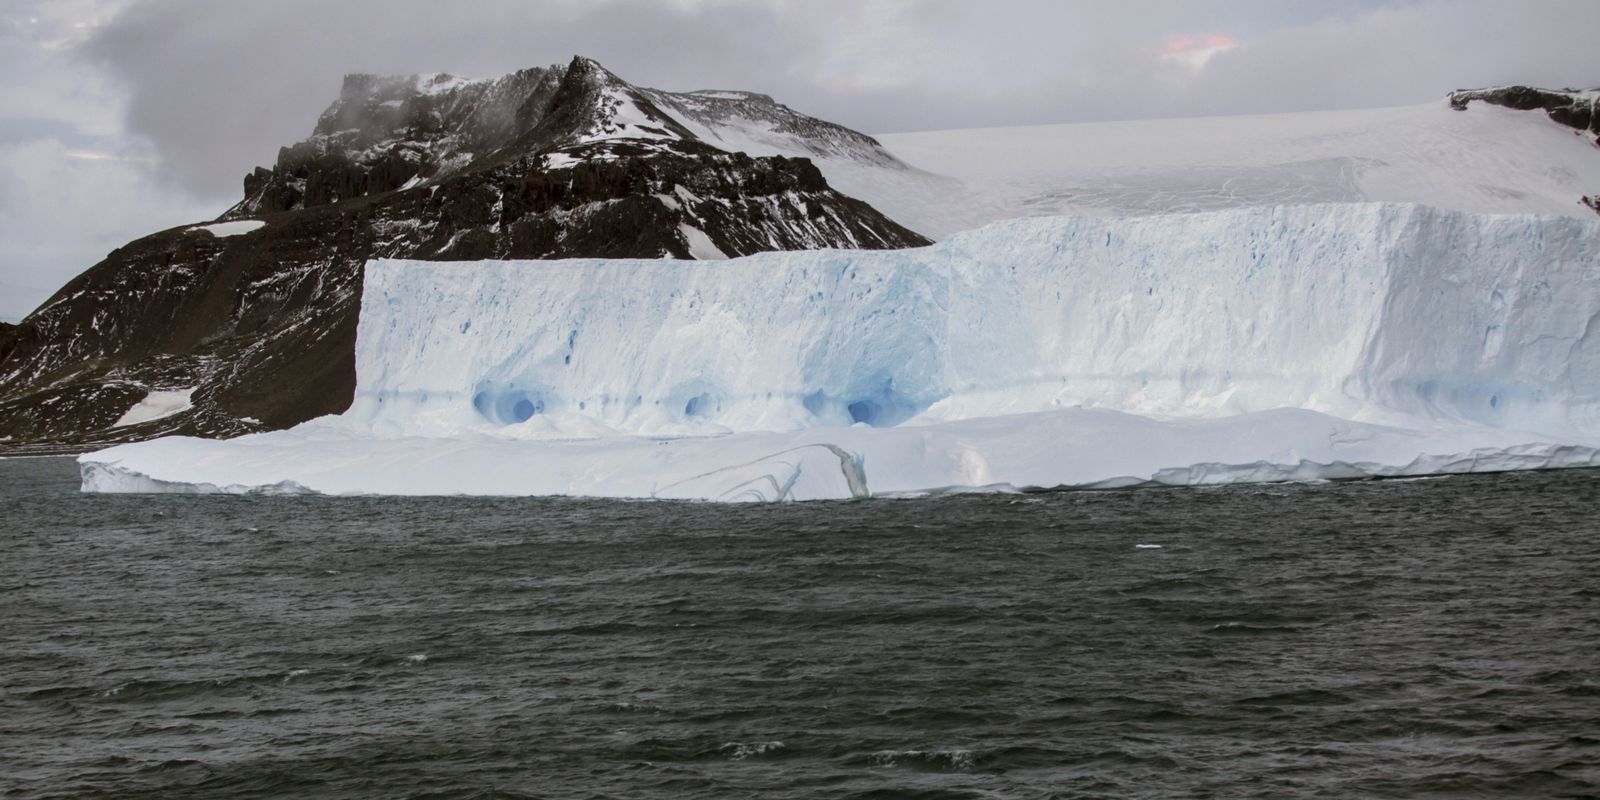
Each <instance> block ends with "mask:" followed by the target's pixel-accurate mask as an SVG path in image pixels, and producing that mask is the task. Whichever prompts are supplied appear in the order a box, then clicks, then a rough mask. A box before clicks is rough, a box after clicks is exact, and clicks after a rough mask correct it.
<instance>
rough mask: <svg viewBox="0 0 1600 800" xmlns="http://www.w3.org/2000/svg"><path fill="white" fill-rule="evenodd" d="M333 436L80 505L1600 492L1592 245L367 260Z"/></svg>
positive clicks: (1328, 213)
mask: <svg viewBox="0 0 1600 800" xmlns="http://www.w3.org/2000/svg"><path fill="white" fill-rule="evenodd" d="M356 347H357V353H356V366H357V390H356V396H355V401H354V403H353V404H352V406H351V407H350V409H349V410H348V411H347V412H345V413H344V414H341V415H337V416H332V417H324V418H321V419H317V420H313V421H311V422H308V423H305V424H302V425H300V426H298V427H296V428H293V429H290V430H287V431H278V432H272V433H262V434H255V435H250V436H244V437H240V438H237V439H232V440H227V441H212V440H201V439H191V438H184V437H170V438H166V439H158V440H154V441H149V442H142V443H136V444H128V445H122V446H118V447H113V448H110V449H107V450H103V451H99V452H96V453H90V454H87V455H84V456H82V457H80V465H81V468H82V472H83V485H84V488H85V489H86V490H89V491H202V492H278V491H283V492H301V491H304V492H320V493H329V494H345V493H382V494H493V495H557V494H560V495H588V496H606V497H641V498H650V497H653V498H688V499H710V500H803V499H826V498H851V497H865V496H897V495H918V494H926V493H932V492H947V491H968V490H987V491H1005V490H1021V489H1029V488H1055V487H1089V488H1105V487H1120V486H1140V485H1208V484H1216V483H1227V482H1237V481H1278V480H1324V479H1347V478H1363V477H1378V476H1402V475H1432V474H1443V473H1452V472H1464V471H1490V470H1504V469H1526V468H1547V467H1569V466H1594V465H1600V221H1593V220H1583V219H1577V218H1571V217H1566V216H1542V215H1504V216H1499V215H1481V214H1474V213H1467V212H1460V211H1450V210H1443V209H1438V208H1434V207H1429V206H1420V205H1410V204H1390V203H1336V204H1322V205H1293V206H1262V207H1249V208H1238V209H1227V210H1222V211H1210V212H1202V213H1190V214H1163V215H1151V216H1137V217H1116V218H1098V217H1087V216H1070V217H1038V218H1028V219H1012V220H1006V221H1002V222H998V223H994V224H992V225H989V226H987V227H984V228H981V229H978V230H974V231H968V232H965V233H960V234H957V235H954V236H952V237H950V238H948V239H947V240H945V241H943V242H941V243H939V244H936V245H933V246H931V247H926V248H920V249H915V250H900V251H843V250H839V251H808V252H774V253H764V254H759V255H755V256H749V257H744V258H737V259H731V260H728V261H720V262H685V261H650V260H625V261H617V260H569V261H543V262H472V263H460V262H457V263H448V262H416V261H373V262H370V263H369V264H368V265H367V269H366V277H365V291H364V294H363V302H362V309H361V314H360V323H359V330H358V334H357V345H356Z"/></svg>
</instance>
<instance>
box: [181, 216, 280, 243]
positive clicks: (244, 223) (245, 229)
mask: <svg viewBox="0 0 1600 800" xmlns="http://www.w3.org/2000/svg"><path fill="white" fill-rule="evenodd" d="M266 225H267V223H265V222H262V221H261V220H259V219H236V220H231V221H229V222H213V223H211V224H210V225H196V226H194V227H192V228H190V229H189V230H191V231H198V232H204V233H209V234H211V235H212V236H215V237H217V238H218V239H224V238H227V237H229V236H241V235H243V234H246V233H249V232H251V231H255V230H260V229H261V228H264V227H266Z"/></svg>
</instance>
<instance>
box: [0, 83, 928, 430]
mask: <svg viewBox="0 0 1600 800" xmlns="http://www.w3.org/2000/svg"><path fill="white" fill-rule="evenodd" d="M709 94H710V95H711V96H708V97H707V98H705V99H704V100H703V101H702V100H697V99H695V98H699V97H700V94H695V95H670V94H668V93H664V92H654V91H651V90H643V89H639V88H637V87H633V86H631V85H630V84H627V83H626V82H624V81H622V80H621V79H619V78H617V77H616V76H614V75H612V74H611V73H609V72H607V71H605V70H604V68H602V67H600V65H598V64H596V63H594V62H592V61H588V60H587V59H581V58H580V59H574V61H573V62H572V63H571V64H569V65H567V66H566V67H549V68H543V69H529V70H523V71H521V72H517V73H514V74H512V75H508V76H505V77H503V78H500V79H497V80H492V81H473V82H468V81H461V80H459V79H455V78H450V77H449V76H424V77H405V78H379V77H374V76H363V75H357V76H351V77H349V78H347V79H346V80H345V84H344V89H343V91H342V92H341V94H340V98H339V100H338V101H337V102H335V103H334V104H333V106H331V107H330V108H329V109H328V111H327V112H325V113H324V114H323V115H322V118H321V119H320V120H319V121H318V123H317V128H316V132H315V133H314V134H313V136H312V137H311V138H310V139H308V140H307V141H305V142H301V143H299V144H297V145H294V146H292V147H287V148H284V149H283V150H282V151H280V153H279V158H278V163H277V165H276V166H275V167H274V168H273V169H271V170H267V169H260V168H258V169H257V170H256V171H255V172H253V173H252V174H251V175H249V176H247V177H246V178H245V198H244V200H242V201H241V202H240V203H239V204H238V205H236V206H234V207H233V208H232V209H230V210H229V211H228V212H227V213H225V214H224V215H223V216H222V217H221V220H222V221H221V222H219V223H214V224H210V225H199V226H188V227H183V228H175V229H172V230H168V231H163V232H160V233H156V234H153V235H151V236H147V237H145V238H143V239H139V240H137V241H135V242H132V243H130V244H128V245H126V246H124V247H122V248H120V249H118V250H117V251H115V252H113V253H112V254H111V255H109V256H108V257H107V258H106V259H105V260H104V261H102V262H101V263H100V264H98V265H96V266H95V267H93V268H91V269H90V270H88V271H87V272H85V273H83V274H82V275H80V276H78V277H77V278H75V279H73V280H72V281H71V282H70V283H68V284H67V286H65V287H64V288H62V289H61V290H60V291H59V292H57V293H56V295H55V296H54V297H52V298H51V299H50V300H49V301H48V302H46V303H45V304H44V305H43V306H41V307H40V308H39V309H38V310H37V311H35V312H34V313H33V314H31V315H29V317H28V318H27V319H25V320H23V322H22V323H21V324H20V325H17V326H5V327H0V449H3V450H5V451H8V452H41V451H48V450H52V449H62V448H72V447H77V448H81V447H83V446H86V445H92V444H104V443H110V442H120V441H131V440H137V439H143V438H150V437H153V436H159V435H167V434H174V433H178V434H192V435H204V436H228V435H234V434H239V433H245V432H251V431H257V430H269V429H276V428H284V427H288V426H291V425H294V424H297V423H299V422H303V421H305V420H307V419H310V418H312V417H315V416H320V415H322V414H329V413H336V412H338V411H342V410H343V409H344V408H346V407H347V406H348V405H349V402H350V399H351V395H352V392H353V390H354V381H355V367H354V337H355V327H356V314H357V311H358V309H359V305H360V293H361V267H362V265H363V264H364V263H365V262H366V260H367V259H369V258H376V257H397V258H424V259H441V260H470V259H483V258H563V257H579V256H589V257H612V258H621V257H640V258H659V257H673V258H708V257H709V258H718V257H725V256H735V255H745V254H748V253H753V252H758V251H762V250H773V249H810V248H820V247H860V248H896V247H911V246H920V245H923V244H927V240H925V239H923V238H922V237H921V236H919V235H917V234H915V233H913V232H911V231H909V230H907V229H905V228H903V227H901V226H899V225H897V224H895V223H894V222H893V221H891V220H889V219H887V218H885V217H884V216H883V215H881V214H879V213H878V212H877V211H875V210H874V209H873V208H872V207H870V206H868V205H867V204H865V203H863V202H860V201H858V200H855V199H852V198H850V197H846V196H844V195H842V194H839V193H838V192H836V191H834V190H832V189H831V188H829V186H828V184H827V182H826V181H825V180H824V179H823V177H822V175H821V173H820V172H818V171H817V169H816V168H815V167H814V166H813V165H812V164H811V163H810V162H809V161H807V160H805V159H804V158H787V157H783V156H780V155H773V156H767V157H752V156H749V155H746V154H745V153H743V152H732V151H731V150H732V149H733V148H731V147H729V146H728V142H730V141H738V142H744V141H749V140H757V142H758V144H760V145H762V146H766V147H768V148H770V150H771V151H776V152H782V151H784V150H785V149H786V148H787V150H788V151H789V152H795V153H808V152H810V153H822V152H827V153H834V152H850V153H855V154H857V155H859V157H862V158H868V159H873V160H874V161H878V162H881V163H888V164H895V163H898V162H894V161H893V158H892V157H891V156H889V155H888V154H887V153H886V152H884V151H883V150H882V149H881V148H879V147H878V146H877V143H876V142H875V141H873V140H872V139H871V138H870V137H867V136H864V135H862V134H858V133H855V132H853V131H849V130H848V129H845V128H840V127H839V126H836V125H832V124H831V123H825V122H822V121H820V120H812V119H810V118H808V117H803V116H802V115H799V114H796V113H795V112H792V111H789V110H788V109H787V108H785V107H783V106H780V105H778V104H776V103H774V102H772V101H771V100H770V98H765V97H764V96H759V95H742V94H739V93H724V92H718V93H709ZM681 98H689V99H681ZM658 101H660V103H661V104H665V106H666V107H670V108H671V109H672V111H671V112H669V111H666V110H663V105H658ZM686 109H688V110H686ZM751 130H755V131H757V133H758V134H759V135H753V134H752V133H751ZM719 134H721V135H719ZM762 137H764V138H762ZM725 147H726V148H727V149H725ZM751 149H756V148H751ZM260 223H264V224H260ZM190 388H193V389H194V391H193V393H192V395H191V402H192V406H191V407H190V408H188V409H186V410H182V411H180V412H177V413H173V414H170V415H169V416H163V417H159V418H157V419H152V420H149V421H145V422H140V423H136V424H128V425H123V426H120V427H119V426H118V422H119V421H121V420H122V419H123V415H124V414H125V413H126V412H128V410H129V409H130V408H132V407H133V406H134V405H135V404H137V403H139V402H140V401H141V400H142V399H143V398H144V397H145V396H146V394H147V393H148V392H151V391H160V390H166V391H173V390H183V389H190Z"/></svg>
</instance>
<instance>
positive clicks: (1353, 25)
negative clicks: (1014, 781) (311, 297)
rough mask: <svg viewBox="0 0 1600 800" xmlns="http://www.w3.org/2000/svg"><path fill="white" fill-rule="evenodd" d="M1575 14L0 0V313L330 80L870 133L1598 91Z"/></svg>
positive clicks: (45, 288) (1187, 3)
mask: <svg viewBox="0 0 1600 800" xmlns="http://www.w3.org/2000/svg"><path fill="white" fill-rule="evenodd" d="M1596 32H1600V2H1596V0H1516V1H1515V2H1512V1H1511V0H1121V1H1120V2H1110V1H1109V0H1105V1H1101V0H984V1H983V2H978V1H977V0H457V1H456V2H452V3H443V2H439V0H272V1H271V2H260V1H259V0H249V1H248V2H247V1H246V0H0V319H5V320H8V321H14V320H15V319H17V318H19V317H21V316H23V315H24V314H26V313H27V312H29V311H31V310H32V309H33V308H34V307H35V306H36V305H38V304H39V303H41V302H43V301H44V300H45V299H46V298H47V297H48V296H49V295H50V294H51V293H53V292H54V291H55V290H56V289H58V288H59V287H60V286H61V285H62V284H63V283H65V282H66V281H67V280H69V279H71V278H72V277H73V276H74V275H76V274H78V273H79V272H82V271H83V270H85V269H87V268H89V267H90V266H93V265H94V263H95V262H97V261H99V260H100V259H102V258H104V257H105V255H106V254H107V253H108V252H110V251H111V250H113V249H115V248H116V247H119V246H121V245H122V244H125V243H127V242H128V241H131V240H132V239H135V238H137V237H139V236H142V235H144V234H147V233H151V232H154V231H157V230H161V229H164V228H168V227H172V226H174V225H178V224H183V223H188V222H194V221H200V220H204V219H209V218H211V217H214V216H216V215H217V214H219V213H221V212H222V211H224V210H225V209H226V208H227V207H228V206H229V205H231V204H232V203H234V202H235V201H236V200H238V198H239V195H240V194H241V191H242V190H241V180H242V178H243V176H244V175H245V173H247V172H249V171H250V169H251V168H253V167H255V166H256V165H270V164H271V163H272V162H273V160H274V159H275V157H276V153H277V150H278V148H279V147H280V146H283V145H287V144H290V143H292V142H294V141H297V140H299V139H302V138H304V137H305V136H306V135H308V134H309V133H310V131H311V128H312V126H313V125H314V124H315V122H316V118H317V115H318V114H319V113H320V112H321V111H322V109H323V108H325V107H326V106H327V105H328V104H329V103H330V102H332V101H333V99H334V98H335V97H336V96H337V94H338V90H339V85H340V81H341V79H342V76H343V75H344V74H345V73H349V72H374V73H397V74H398V73H414V72H450V73H453V74H457V75H464V76H468V77H495V76H498V75H502V74H505V73H507V72H510V71H512V70H515V69H519V68H523V67H529V66H541V65H547V64H552V63H564V62H565V61H567V60H568V59H570V58H571V57H572V56H573V55H575V54H582V55H586V56H589V57H592V58H595V59H597V60H599V61H600V62H601V63H602V64H604V65H606V66H607V67H608V68H609V69H611V70H612V71H613V72H615V73H617V74H618V75H620V76H621V77H623V78H624V79H626V80H629V81H631V82H633V83H636V84H640V85H644V86H651V87H654V88H660V89H667V90H676V91H686V90H693V89H719V88H721V89H745V90H750V91H759V92H765V93H767V94H770V95H772V96H774V97H775V98H777V99H778V100H779V101H780V102H783V103H785V104H787V105H789V106H791V107H793V108H795V109H797V110H799V111H802V112H805V113H808V114H812V115H814V116H818V117H822V118H824V119H828V120H831V121H834V122H838V123H841V124H844V125H847V126H850V127H852V128H856V129H858V130H863V131H866V132H868V133H893V132H901V131H912V130H938V129H945V128H966V127H989V126H1003V125H1026V124H1040V123H1055V122H1087V121H1102V120H1112V119H1147V118H1161V117H1182V116H1203V115H1216V114H1248V113H1272V112H1283V111H1307V110H1324V109H1341V108H1363V107H1376V106H1390V105H1407V104H1415V103H1423V102H1429V101H1435V100H1438V99H1439V98H1440V97H1442V96H1443V95H1444V93H1445V92H1448V91H1449V90H1451V89H1456V88H1468V87H1477V86H1487V85H1495V84H1504V83H1528V84H1534V85H1542V86H1551V87H1559V86H1568V85H1582V86H1593V85H1600V50H1596V48H1595V46H1594V43H1595V41H1596V39H1595V34H1596Z"/></svg>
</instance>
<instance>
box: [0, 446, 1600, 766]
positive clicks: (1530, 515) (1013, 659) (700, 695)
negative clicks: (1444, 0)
mask: <svg viewBox="0 0 1600 800" xmlns="http://www.w3.org/2000/svg"><path fill="white" fill-rule="evenodd" d="M1597 512H1600V471H1595V470H1569V471H1558V472H1542V473H1511V474H1499V475H1476V476H1459V477H1447V478H1432V479H1417V480H1404V481H1375V482H1359V483H1341V484H1318V485H1256V486H1236V487H1230V488H1216V489H1164V490H1163V489H1147V490H1130V491H1104V492H1064V493H1047V494H1028V495H960V496H948V497H938V498H927V499H914V500H913V499H901V500H869V501H857V502H838V503H833V502H819V503H800V504H788V505H763V506H731V505H715V504H706V503H678V502H621V501H598V500H583V499H521V498H459V497H438V498H393V497H348V498H332V497H316V496H239V497H224V496H130V495H121V496H99V495H84V494H80V493H79V492H78V491H77V470H76V466H75V464H74V463H73V462H72V460H71V459H66V458H32V459H10V460H3V461H0V520H3V524H0V528H3V533H0V541H3V545H0V546H3V556H0V686H3V688H0V693H3V694H0V792H3V793H4V794H5V796H8V797H29V798H32V797H40V798H51V797H117V798H138V797H160V798H188V797H194V798H214V797H341V798H342V797H416V798H447V797H481V798H497V797H510V798H521V797H528V798H535V797H537V798H544V797H550V798H568V797H574V798H683V797H774V798H790V797H794V798H799V797H807V798H809V797H859V798H868V797H871V798H879V797H882V798H889V797H911V798H947V797H948V798H967V797H1023V798H1032V797H1037V798H1044V797H1058V798H1072V797H1218V798H1235V797H1263V798H1266V797H1272V798H1282V797H1312V796H1316V797H1396V798H1401V797H1403V798H1415V797H1439V798H1461V797H1594V796H1597V795H1600V520H1597Z"/></svg>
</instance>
